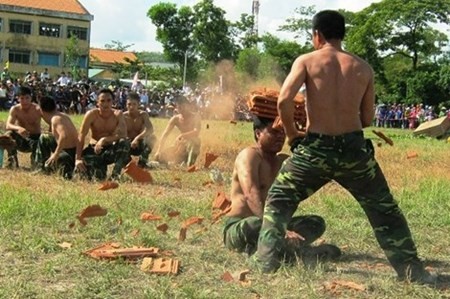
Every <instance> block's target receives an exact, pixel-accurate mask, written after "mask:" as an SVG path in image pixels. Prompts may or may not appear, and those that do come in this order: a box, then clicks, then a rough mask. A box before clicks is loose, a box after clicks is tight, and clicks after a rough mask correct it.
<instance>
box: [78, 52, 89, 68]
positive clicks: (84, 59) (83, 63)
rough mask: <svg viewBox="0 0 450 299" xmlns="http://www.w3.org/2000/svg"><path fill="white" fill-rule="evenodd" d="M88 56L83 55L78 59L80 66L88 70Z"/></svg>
mask: <svg viewBox="0 0 450 299" xmlns="http://www.w3.org/2000/svg"><path fill="white" fill-rule="evenodd" d="M87 62H88V60H87V56H86V55H82V56H80V58H79V59H78V66H79V67H80V68H82V69H85V68H87Z"/></svg>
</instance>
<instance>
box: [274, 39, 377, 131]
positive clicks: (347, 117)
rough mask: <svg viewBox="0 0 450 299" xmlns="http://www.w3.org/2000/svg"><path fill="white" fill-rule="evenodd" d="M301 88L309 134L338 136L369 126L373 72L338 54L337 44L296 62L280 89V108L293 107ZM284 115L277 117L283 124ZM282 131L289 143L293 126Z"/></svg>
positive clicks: (351, 57) (345, 54)
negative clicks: (303, 86) (303, 94)
mask: <svg viewBox="0 0 450 299" xmlns="http://www.w3.org/2000/svg"><path fill="white" fill-rule="evenodd" d="M303 84H305V85H306V112H307V124H306V130H307V131H308V132H315V133H321V134H326V135H340V134H345V133H349V132H354V131H359V130H361V129H362V128H363V127H367V126H370V124H371V122H372V120H373V116H374V107H373V106H374V101H375V96H374V86H373V85H374V83H373V71H372V68H371V67H370V66H369V64H368V63H366V62H365V61H364V60H362V59H361V58H359V57H357V56H355V55H353V54H350V53H348V52H345V51H343V50H341V49H340V42H337V43H336V44H332V43H326V44H325V45H324V46H323V47H322V48H321V49H319V50H316V51H314V52H311V53H309V54H306V55H302V56H300V57H298V58H297V59H296V61H295V62H294V64H293V66H292V69H291V72H290V73H289V75H288V77H287V78H286V80H285V82H284V84H283V87H282V89H281V92H280V97H279V99H278V106H279V108H280V107H282V106H283V105H289V104H288V103H292V99H293V98H294V96H295V95H296V94H297V92H298V90H299V89H300V87H301V86H302V85H303ZM290 105H293V104H290ZM288 107H292V106H286V108H285V111H287V110H286V109H290V108H288ZM286 113H287V112H282V113H281V114H280V115H281V118H282V120H283V119H285V120H286V116H287V115H288V114H289V113H288V114H286ZM292 113H293V112H292ZM287 120H288V119H287ZM285 129H286V130H287V132H286V133H287V136H288V139H290V138H292V137H293V136H292V132H293V131H294V130H295V128H294V127H293V125H290V127H289V128H287V127H285Z"/></svg>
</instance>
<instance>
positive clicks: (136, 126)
mask: <svg viewBox="0 0 450 299" xmlns="http://www.w3.org/2000/svg"><path fill="white" fill-rule="evenodd" d="M123 116H124V117H125V122H126V124H127V136H128V138H129V139H134V138H135V137H136V136H137V135H139V134H140V133H141V132H142V131H143V130H144V129H145V119H144V117H147V118H148V114H147V113H145V112H143V111H138V112H137V113H133V114H131V113H129V112H125V113H124V114H123Z"/></svg>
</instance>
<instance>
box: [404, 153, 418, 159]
mask: <svg viewBox="0 0 450 299" xmlns="http://www.w3.org/2000/svg"><path fill="white" fill-rule="evenodd" d="M418 156H419V155H418V154H417V153H416V152H409V153H408V154H407V155H406V159H413V158H417V157H418Z"/></svg>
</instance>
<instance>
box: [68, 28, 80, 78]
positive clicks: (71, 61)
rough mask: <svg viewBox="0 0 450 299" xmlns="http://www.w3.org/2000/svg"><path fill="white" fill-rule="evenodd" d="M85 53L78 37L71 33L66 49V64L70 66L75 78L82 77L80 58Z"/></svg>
mask: <svg viewBox="0 0 450 299" xmlns="http://www.w3.org/2000/svg"><path fill="white" fill-rule="evenodd" d="M83 54H84V53H83V51H82V49H81V48H80V47H79V42H78V38H77V37H76V36H75V35H71V36H70V38H69V41H68V42H67V46H66V49H65V51H64V66H66V67H70V69H71V72H72V75H73V77H74V79H75V80H78V79H79V77H80V74H79V70H80V59H81V56H82V55H83Z"/></svg>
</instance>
